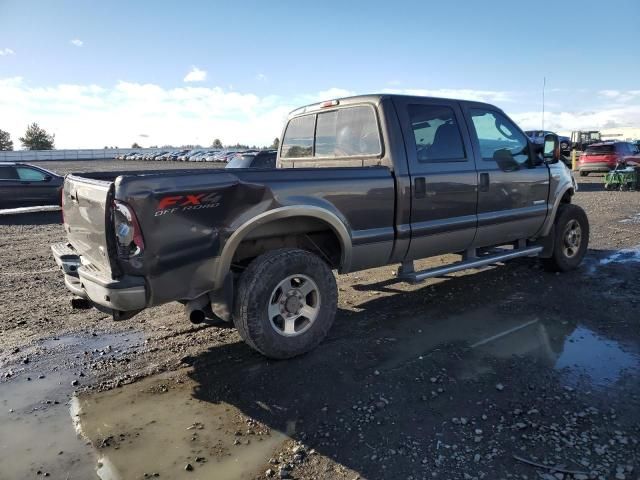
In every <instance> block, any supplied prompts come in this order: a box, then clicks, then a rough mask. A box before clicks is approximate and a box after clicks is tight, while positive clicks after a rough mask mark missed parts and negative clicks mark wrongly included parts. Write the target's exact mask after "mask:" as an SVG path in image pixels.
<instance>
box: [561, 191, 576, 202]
mask: <svg viewBox="0 0 640 480" xmlns="http://www.w3.org/2000/svg"><path fill="white" fill-rule="evenodd" d="M573 193H574V192H573V188H569V189H567V191H566V192H564V195H562V198H561V199H560V203H571V197H573Z"/></svg>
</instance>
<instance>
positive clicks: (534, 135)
mask: <svg viewBox="0 0 640 480" xmlns="http://www.w3.org/2000/svg"><path fill="white" fill-rule="evenodd" d="M524 133H526V134H527V137H529V140H531V141H532V142H533V143H535V144H538V145H542V144H543V143H544V137H545V136H546V135H549V134H552V135H556V134H555V133H554V132H550V131H549V130H527V131H525V132H524ZM558 140H559V141H560V150H561V151H562V152H564V153H566V152H569V151H571V139H570V138H569V137H565V136H563V135H558Z"/></svg>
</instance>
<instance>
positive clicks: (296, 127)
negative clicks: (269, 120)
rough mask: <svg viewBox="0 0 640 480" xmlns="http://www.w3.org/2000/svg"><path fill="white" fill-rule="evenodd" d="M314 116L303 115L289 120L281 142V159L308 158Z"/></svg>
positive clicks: (310, 148)
mask: <svg viewBox="0 0 640 480" xmlns="http://www.w3.org/2000/svg"><path fill="white" fill-rule="evenodd" d="M315 120H316V116H315V115H305V116H302V117H296V118H293V119H291V121H290V122H289V125H287V130H286V132H285V134H284V139H283V140H282V150H281V151H280V155H281V156H282V158H302V157H310V156H311V154H312V149H313V129H314V127H315V123H316V122H315Z"/></svg>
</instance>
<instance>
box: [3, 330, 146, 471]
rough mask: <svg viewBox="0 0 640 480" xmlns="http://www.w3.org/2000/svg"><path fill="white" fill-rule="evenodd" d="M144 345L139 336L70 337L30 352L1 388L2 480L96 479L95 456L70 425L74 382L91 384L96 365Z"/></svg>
mask: <svg viewBox="0 0 640 480" xmlns="http://www.w3.org/2000/svg"><path fill="white" fill-rule="evenodd" d="M141 342H142V334H140V333H139V332H130V333H124V334H98V335H96V336H80V335H73V336H72V335H70V336H61V337H56V338H52V339H47V340H44V341H42V342H39V343H38V344H36V345H34V346H33V347H31V348H29V349H25V351H24V352H23V353H22V354H21V356H23V355H24V357H27V358H29V359H30V360H29V362H28V363H21V364H20V365H17V366H13V367H11V369H10V371H11V372H12V374H11V377H10V379H9V380H7V381H4V382H2V383H0V478H2V479H4V478H7V479H9V478H10V479H14V478H16V479H18V478H20V479H21V478H35V477H36V476H37V475H38V472H40V474H42V475H44V474H49V476H50V477H51V478H68V479H82V480H86V479H92V478H97V477H96V474H95V453H94V451H93V449H92V448H91V446H90V445H88V444H87V442H86V440H84V439H83V438H81V437H80V436H78V434H77V433H76V431H75V429H74V426H73V424H72V422H71V421H70V417H69V408H70V405H71V404H72V402H71V401H70V400H71V399H72V398H73V392H74V390H75V388H76V386H75V385H72V382H73V383H75V382H78V381H81V382H82V383H84V382H86V381H88V379H89V376H90V374H91V372H90V368H88V365H89V364H90V363H91V362H92V361H95V360H99V359H102V358H104V357H105V356H107V357H116V356H118V355H120V354H121V353H124V352H126V351H129V350H130V349H131V348H135V347H136V346H137V345H138V344H139V343H141ZM85 372H86V373H85ZM80 373H82V375H84V376H83V377H81V376H80Z"/></svg>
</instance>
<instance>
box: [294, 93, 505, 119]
mask: <svg viewBox="0 0 640 480" xmlns="http://www.w3.org/2000/svg"><path fill="white" fill-rule="evenodd" d="M394 97H395V98H406V99H411V98H415V99H421V100H424V99H429V100H447V101H450V102H460V103H466V104H469V105H473V106H484V107H491V108H496V107H495V105H491V104H490V103H485V102H478V101H476V100H460V99H458V98H445V97H427V96H420V95H400V94H395V93H370V94H365V95H354V96H351V97H340V98H334V99H331V100H325V101H322V102H315V103H311V104H309V105H304V106H302V107H299V108H296V109H295V110H292V111H291V112H290V113H289V118H291V117H294V116H296V115H300V114H302V113H308V112H312V111H315V110H319V109H321V108H326V107H332V106H334V105H335V106H337V105H352V104H357V103H373V104H378V103H380V102H381V101H382V100H384V99H385V98H394ZM333 102H336V103H333Z"/></svg>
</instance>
